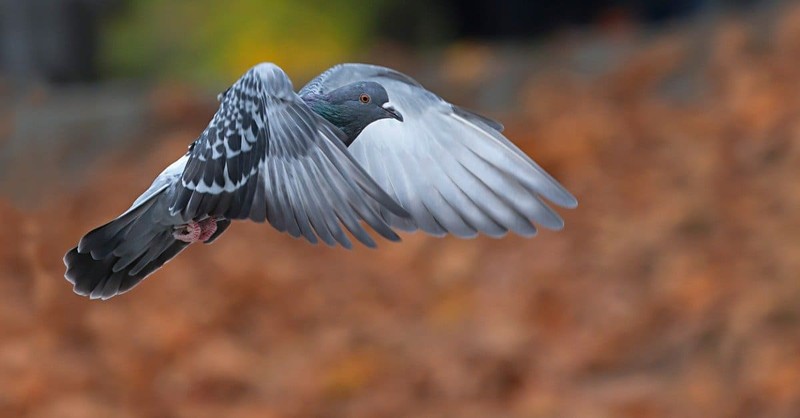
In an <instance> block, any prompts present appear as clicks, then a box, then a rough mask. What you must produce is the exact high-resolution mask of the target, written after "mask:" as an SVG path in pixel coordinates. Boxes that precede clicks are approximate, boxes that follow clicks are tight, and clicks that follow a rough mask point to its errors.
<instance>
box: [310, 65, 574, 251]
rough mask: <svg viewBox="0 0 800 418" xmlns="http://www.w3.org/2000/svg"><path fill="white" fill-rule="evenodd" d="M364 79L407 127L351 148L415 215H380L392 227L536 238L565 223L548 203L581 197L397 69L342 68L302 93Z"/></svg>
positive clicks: (492, 127) (381, 124) (376, 126)
mask: <svg viewBox="0 0 800 418" xmlns="http://www.w3.org/2000/svg"><path fill="white" fill-rule="evenodd" d="M358 80H372V81H376V82H378V83H380V84H381V85H383V87H384V88H385V89H386V91H387V92H388V94H389V101H390V103H391V104H392V105H393V106H394V107H395V108H396V109H397V110H398V111H400V113H401V114H402V115H403V118H404V121H403V122H402V123H400V122H398V121H394V120H388V119H387V120H381V121H378V122H375V123H373V124H371V125H370V126H368V127H367V128H366V129H365V130H364V131H363V132H362V133H361V135H360V136H359V137H358V138H357V139H356V140H355V141H354V142H353V143H352V144H351V145H350V147H349V151H350V152H351V153H352V155H353V157H355V159H356V160H357V161H358V162H359V163H361V165H362V166H363V167H364V168H365V169H366V170H367V172H368V173H369V174H370V175H371V176H372V177H373V178H374V179H375V180H376V181H377V182H378V183H379V184H380V185H381V186H382V187H383V188H384V190H386V191H387V192H388V193H389V195H391V196H392V197H393V198H395V199H396V200H397V201H398V202H399V203H400V205H401V206H403V208H404V209H406V210H407V211H408V212H409V213H410V214H411V218H400V217H397V216H394V215H393V214H391V213H389V212H388V211H385V210H381V213H382V216H383V217H384V219H386V220H387V221H388V222H389V223H390V224H391V225H392V226H395V227H398V228H401V229H405V230H415V229H422V230H424V231H425V232H427V233H430V234H433V235H440V236H441V235H445V234H447V233H451V234H454V235H456V236H460V237H471V236H475V235H477V234H478V233H484V234H487V235H491V236H501V235H503V234H505V233H506V232H507V231H514V232H516V233H518V234H520V235H523V236H531V235H533V234H535V233H536V227H535V226H534V224H533V223H532V221H534V222H536V223H539V224H541V225H542V226H544V227H546V228H550V229H560V228H562V227H563V225H564V223H563V221H562V220H561V218H560V217H559V216H558V214H556V213H555V212H554V211H553V210H552V209H551V208H550V207H548V206H547V205H546V204H545V203H544V202H543V198H545V199H547V200H549V201H551V202H553V203H555V204H556V205H558V206H562V207H567V208H572V207H575V206H576V205H577V200H576V199H575V197H573V196H572V195H571V194H570V193H569V192H568V191H567V190H566V189H564V187H562V186H561V185H560V184H559V183H558V182H557V181H556V180H555V179H554V178H553V177H551V176H550V175H549V174H547V173H546V172H545V171H544V170H543V169H542V168H541V167H539V166H538V165H537V164H536V163H535V162H534V161H533V160H531V159H530V157H528V156H527V155H525V153H523V152H522V151H521V150H520V149H519V148H517V147H516V146H515V145H514V144H512V143H511V142H510V141H509V140H508V139H507V138H506V137H504V136H503V135H502V134H501V133H500V131H501V130H502V129H503V128H502V125H500V124H499V123H497V122H494V121H492V120H490V119H488V118H485V117H483V116H480V115H476V114H474V113H472V112H470V111H467V110H465V109H462V108H460V107H457V106H454V105H452V104H450V103H448V102H446V101H445V100H443V99H442V98H440V97H438V96H437V95H435V94H433V93H432V92H430V91H428V90H426V89H425V88H424V87H422V86H421V85H420V84H419V83H418V82H416V81H415V80H413V79H412V78H410V77H408V76H406V75H404V74H402V73H400V72H397V71H395V70H392V69H389V68H385V67H379V66H374V65H366V64H342V65H338V66H336V67H333V68H331V69H329V70H328V71H326V72H325V73H322V74H321V75H320V76H319V77H317V78H316V79H314V80H312V81H311V82H310V83H309V84H308V85H307V86H306V87H304V88H303V90H301V91H300V94H301V95H302V94H307V93H310V92H323V93H324V92H326V91H329V90H332V89H335V88H337V87H340V86H342V85H345V84H347V83H352V82H354V81H358Z"/></svg>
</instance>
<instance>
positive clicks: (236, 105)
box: [64, 63, 577, 299]
mask: <svg viewBox="0 0 800 418" xmlns="http://www.w3.org/2000/svg"><path fill="white" fill-rule="evenodd" d="M219 99H220V107H219V110H217V113H216V114H215V115H214V117H213V118H212V120H211V122H210V123H209V125H208V127H207V128H206V129H205V130H204V131H203V133H202V134H200V136H199V137H198V138H197V140H196V141H194V143H192V145H190V147H189V151H188V152H187V153H186V155H184V156H182V157H181V158H179V159H178V160H177V161H175V162H174V163H173V164H172V165H170V166H169V167H167V168H166V169H165V170H164V171H163V172H162V173H161V174H160V175H159V176H158V177H156V179H155V181H154V182H153V184H152V185H151V186H150V188H149V189H147V190H146V191H145V192H144V193H143V194H142V195H141V196H139V198H138V199H136V201H135V202H134V203H133V205H132V206H131V208H130V209H128V210H127V211H126V212H125V213H123V214H122V215H120V216H119V217H118V218H116V219H115V220H113V221H111V222H109V223H107V224H105V225H103V226H101V227H99V228H96V229H94V230H93V231H91V232H89V233H88V234H86V235H85V236H84V237H83V238H82V239H81V240H80V242H79V243H78V245H77V247H75V248H73V249H71V250H70V251H69V252H67V254H66V255H65V256H64V263H65V264H66V266H67V270H66V273H65V276H66V278H67V280H69V281H70V282H71V283H72V284H73V285H74V290H75V292H76V293H78V294H80V295H84V296H89V297H91V298H93V299H95V298H101V299H107V298H110V297H112V296H114V295H117V294H120V293H124V292H126V291H128V290H130V289H131V288H132V287H134V286H135V285H136V284H138V283H139V282H140V281H141V280H142V279H144V278H145V277H146V276H147V275H149V274H150V273H152V272H154V271H155V270H157V269H158V268H160V267H161V266H162V265H163V264H164V263H166V262H167V261H169V260H170V259H172V258H173V257H175V256H176V255H177V254H178V253H179V252H181V251H182V250H183V249H184V248H186V247H187V246H188V245H190V244H191V243H194V242H198V241H199V242H205V243H211V242H212V241H213V240H215V239H216V238H217V237H218V236H219V235H220V234H222V233H223V232H224V231H225V229H226V228H227V227H228V226H229V225H230V223H231V221H233V220H245V219H250V220H253V221H255V222H264V221H265V220H266V221H269V223H270V224H271V225H272V226H273V227H275V228H276V229H278V230H279V231H282V232H288V233H289V234H290V235H292V236H294V237H301V236H302V237H305V238H306V239H307V240H308V241H310V242H312V243H317V242H318V241H322V242H324V243H326V244H328V245H336V244H339V245H342V246H343V247H346V248H351V247H352V243H351V241H350V238H348V235H347V234H346V233H345V230H346V231H348V232H349V233H350V235H351V236H352V237H354V238H355V239H357V240H358V241H360V242H361V243H363V244H364V245H367V246H369V247H374V246H375V245H376V244H375V241H374V240H373V238H372V237H371V236H370V235H369V234H368V233H367V231H366V229H365V228H364V224H366V225H369V227H370V228H372V229H373V230H374V231H375V232H377V233H378V234H379V235H381V236H382V237H384V238H387V239H389V240H392V241H399V240H400V238H399V237H398V236H397V234H396V233H395V231H394V228H396V229H400V230H405V231H414V230H417V229H421V230H423V231H425V232H426V233H429V234H433V235H437V236H444V235H446V234H453V235H455V236H459V237H474V236H476V235H477V234H481V233H482V234H487V235H490V236H495V237H497V236H502V235H504V234H505V233H507V232H508V231H513V232H515V233H518V234H520V235H523V236H532V235H534V234H535V233H536V227H535V226H534V224H533V222H536V223H538V224H541V225H542V226H544V227H546V228H550V229H560V228H562V227H563V221H562V220H561V218H560V217H559V216H558V214H556V213H555V212H554V211H553V210H552V209H551V208H550V207H548V206H547V205H546V204H545V203H544V202H543V200H542V199H543V198H544V199H547V200H549V201H551V202H553V203H554V204H556V205H558V206H562V207H568V208H572V207H575V206H576V205H577V201H576V200H575V198H574V197H573V196H572V195H571V194H570V193H569V192H568V191H567V190H566V189H564V188H563V187H562V186H561V185H560V184H559V183H558V182H557V181H556V180H555V179H553V178H552V177H551V176H550V175H548V174H547V173H546V172H545V171H544V170H543V169H542V168H540V167H539V166H538V165H537V164H536V163H535V162H533V160H531V159H530V158H529V157H528V156H527V155H525V154H524V153H523V152H522V151H520V150H519V148H517V147H516V146H515V145H514V144H512V143H511V142H510V141H509V140H508V139H506V138H505V137H504V136H503V135H502V134H501V133H500V132H501V131H502V129H503V127H502V125H500V124H499V123H497V122H495V121H493V120H491V119H488V118H485V117H483V116H480V115H477V114H475V113H472V112H470V111H468V110H466V109H463V108H460V107H458V106H455V105H452V104H450V103H448V102H446V101H445V100H443V99H442V98H440V97H439V96H437V95H435V94H433V93H431V92H430V91H428V90H426V89H425V88H424V87H422V86H421V85H420V84H419V83H417V82H416V81H415V80H413V79H412V78H410V77H408V76H406V75H405V74H402V73H400V72H397V71H395V70H392V69H389V68H385V67H380V66H374V65H367V64H341V65H337V66H335V67H333V68H331V69H329V70H327V71H325V72H324V73H322V74H320V75H319V76H318V77H317V78H315V79H314V80H312V81H311V82H309V83H308V84H307V85H306V86H305V87H303V88H302V89H301V90H300V92H299V93H295V92H294V89H293V87H292V83H291V81H290V80H289V78H288V76H287V75H286V74H285V73H284V72H283V70H281V69H280V68H279V67H278V66H276V65H274V64H269V63H263V64H259V65H256V66H255V67H253V68H251V69H250V70H249V71H247V72H246V73H245V74H244V75H243V76H242V77H241V78H240V79H239V80H238V81H236V83H234V84H233V85H232V86H231V87H230V88H229V89H228V90H226V91H225V92H224V93H222V94H220V97H219Z"/></svg>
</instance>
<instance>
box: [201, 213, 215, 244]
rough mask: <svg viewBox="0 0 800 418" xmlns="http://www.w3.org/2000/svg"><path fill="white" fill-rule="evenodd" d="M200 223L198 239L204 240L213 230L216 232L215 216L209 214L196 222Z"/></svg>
mask: <svg viewBox="0 0 800 418" xmlns="http://www.w3.org/2000/svg"><path fill="white" fill-rule="evenodd" d="M198 225H200V237H199V238H198V240H200V241H203V242H206V241H208V239H209V238H211V236H212V235H214V233H215V232H217V218H215V217H213V216H209V217H208V218H206V219H203V220H202V221H200V222H198Z"/></svg>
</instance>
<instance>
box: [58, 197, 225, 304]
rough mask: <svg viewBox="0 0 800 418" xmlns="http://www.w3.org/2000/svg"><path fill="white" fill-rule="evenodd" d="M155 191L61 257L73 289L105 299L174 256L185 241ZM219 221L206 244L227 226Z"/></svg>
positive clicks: (142, 277) (136, 281) (84, 238)
mask: <svg viewBox="0 0 800 418" xmlns="http://www.w3.org/2000/svg"><path fill="white" fill-rule="evenodd" d="M160 196H161V193H160V192H159V193H155V194H154V195H153V196H151V197H150V198H149V199H147V200H145V201H144V202H141V203H140V204H139V205H138V206H136V207H134V208H131V209H130V210H128V211H127V212H125V213H124V214H122V215H121V216H120V217H118V218H117V219H115V220H113V221H111V222H109V223H107V224H105V225H103V226H101V227H99V228H96V229H94V230H93V231H91V232H89V233H88V234H86V235H85V236H84V237H83V238H81V240H80V243H79V244H78V246H77V247H75V248H73V249H71V250H70V251H69V252H67V254H66V255H65V256H64V264H65V265H66V266H67V271H66V273H65V274H64V276H65V277H66V279H67V280H68V281H69V282H70V283H72V284H73V285H74V287H73V290H74V291H75V293H77V294H79V295H82V296H89V297H90V298H92V299H108V298H110V297H112V296H115V295H118V294H120V293H125V292H127V291H128V290H130V289H131V288H133V287H134V286H136V285H137V284H138V283H139V282H140V281H142V280H143V279H144V278H145V277H147V276H148V275H150V274H151V273H152V272H154V271H156V270H158V269H159V268H160V267H161V266H163V265H164V263H166V262H167V261H169V260H171V259H172V258H173V257H175V256H176V255H178V253H180V252H181V251H183V249H184V248H186V247H187V246H188V245H189V244H187V243H185V242H183V241H179V240H176V239H175V238H174V237H173V235H172V233H173V226H172V225H170V224H169V222H165V220H164V214H166V213H168V211H167V209H166V208H165V206H164V204H163V201H162V200H163V199H159V197H160ZM228 224H229V221H228V222H227V223H225V224H220V225H219V227H218V229H217V233H216V234H215V236H213V237H212V238H211V239H210V240H209V241H208V242H211V241H212V240H213V239H215V238H216V237H217V236H219V234H221V233H222V232H223V231H224V229H225V228H226V227H227V226H228Z"/></svg>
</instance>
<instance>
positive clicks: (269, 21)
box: [101, 0, 382, 84]
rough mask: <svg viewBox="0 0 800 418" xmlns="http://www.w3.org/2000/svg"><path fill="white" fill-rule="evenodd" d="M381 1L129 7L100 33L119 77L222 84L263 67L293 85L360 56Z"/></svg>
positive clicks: (146, 2)
mask: <svg viewBox="0 0 800 418" xmlns="http://www.w3.org/2000/svg"><path fill="white" fill-rule="evenodd" d="M381 4H382V2H381V1H369V2H363V1H357V0H332V1H307V2H289V1H284V0H232V1H227V2H218V1H212V0H196V1H191V2H188V1H178V0H169V1H158V0H135V1H133V2H130V4H129V5H128V6H127V7H126V8H124V9H123V10H121V12H120V13H119V14H118V15H117V16H116V17H115V19H113V20H111V21H109V22H107V24H106V25H105V27H104V32H103V33H104V36H103V45H102V47H101V61H102V64H103V66H104V68H105V70H106V71H107V72H110V73H111V74H113V75H117V76H137V77H138V76H150V77H155V78H164V77H166V78H178V77H179V78H182V79H187V80H188V81H191V82H201V83H206V84H208V83H215V82H228V81H230V80H231V79H234V78H236V77H238V76H239V75H240V74H241V73H242V72H244V71H245V70H247V69H248V68H249V67H251V66H253V65H254V64H257V63H259V62H263V61H271V62H275V63H276V64H278V65H280V66H281V67H282V68H283V69H284V70H285V71H287V73H289V74H290V75H296V76H298V77H296V78H298V79H300V78H308V77H310V76H313V74H306V73H307V72H309V71H319V70H322V69H324V68H326V67H327V66H329V65H333V64H334V63H337V62H340V61H342V60H344V59H346V58H347V57H354V56H357V55H358V51H359V47H360V46H365V45H367V44H368V37H369V34H370V33H372V30H373V22H374V21H375V19H374V16H375V14H376V13H377V10H378V8H379V7H380V5H381Z"/></svg>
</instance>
